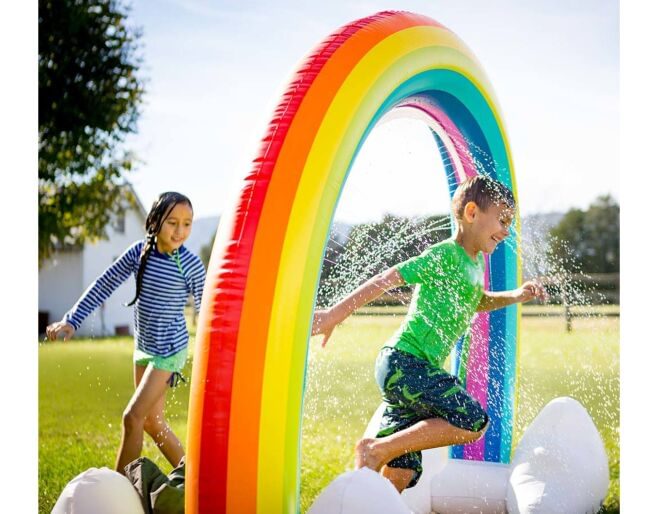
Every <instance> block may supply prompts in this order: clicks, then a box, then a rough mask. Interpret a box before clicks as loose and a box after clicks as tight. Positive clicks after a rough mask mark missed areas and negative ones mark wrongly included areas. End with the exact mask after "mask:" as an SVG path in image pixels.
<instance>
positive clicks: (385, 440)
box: [355, 418, 486, 471]
mask: <svg viewBox="0 0 660 514" xmlns="http://www.w3.org/2000/svg"><path fill="white" fill-rule="evenodd" d="M485 430H486V427H484V428H483V429H482V430H480V431H479V432H472V431H470V430H464V429H462V428H458V427H455V426H454V425H452V424H451V423H449V422H447V421H445V420H444V419H442V418H430V419H424V420H422V421H419V422H418V423H415V424H414V425H412V426H410V427H408V428H406V429H404V430H401V431H400V432H395V433H393V434H391V435H388V436H387V437H382V438H378V439H368V438H365V439H362V440H360V441H359V442H358V444H357V445H356V446H355V467H356V468H358V469H359V468H361V467H363V466H367V467H368V468H371V469H373V470H375V471H380V468H382V467H383V466H384V465H385V464H387V463H388V462H389V461H391V460H392V459H394V458H396V457H399V456H400V455H403V454H405V453H410V452H416V451H421V450H427V449H429V448H439V447H442V446H449V445H452V444H467V443H472V442H474V441H476V440H478V439H479V438H480V437H481V436H482V435H483V433H484V431H485Z"/></svg>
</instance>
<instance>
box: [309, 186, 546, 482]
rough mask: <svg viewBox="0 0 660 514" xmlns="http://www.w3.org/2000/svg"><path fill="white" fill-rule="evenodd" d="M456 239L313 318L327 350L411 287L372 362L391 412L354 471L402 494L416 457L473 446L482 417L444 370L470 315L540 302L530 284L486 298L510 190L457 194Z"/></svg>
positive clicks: (417, 467)
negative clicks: (354, 320) (364, 309)
mask: <svg viewBox="0 0 660 514" xmlns="http://www.w3.org/2000/svg"><path fill="white" fill-rule="evenodd" d="M452 212H453V215H454V217H455V219H456V223H457V227H458V230H457V232H456V235H455V236H454V238H452V239H447V240H445V241H442V242H440V243H437V244H435V245H433V246H431V247H429V248H427V249H426V250H425V251H424V252H423V253H422V254H420V255H418V256H416V257H413V258H411V259H409V260H407V261H405V262H402V263H400V264H398V265H396V266H394V267H392V268H390V269H389V270H386V271H384V272H382V273H380V274H379V275H376V276H375V277H373V278H372V279H370V280H368V281H367V282H365V283H364V284H362V285H361V286H359V287H358V288H357V289H355V290H354V291H353V292H352V293H351V294H349V295H348V296H347V297H346V298H344V299H343V300H341V301H340V302H338V303H337V304H335V305H334V306H332V307H331V308H329V309H327V310H320V311H316V312H315V313H314V322H313V330H312V335H317V334H323V343H322V345H323V346H325V345H326V343H327V342H328V339H329V337H330V335H331V334H332V331H333V330H334V328H335V326H337V324H339V323H341V322H342V321H343V320H345V319H346V318H347V317H348V316H350V315H351V314H352V313H353V312H354V311H355V310H356V309H358V308H359V307H361V306H362V305H365V304H367V303H369V302H371V301H373V300H375V299H376V298H378V297H379V296H380V295H381V294H382V293H383V292H385V291H387V290H389V289H393V288H396V287H400V286H402V285H405V284H416V288H415V292H414V294H413V298H412V301H411V303H410V308H409V311H408V314H407V316H406V318H405V320H404V321H403V323H402V324H401V327H400V328H399V330H398V331H397V332H396V333H395V334H394V336H392V338H390V340H389V341H388V342H387V343H386V344H385V346H384V347H383V348H382V349H381V351H380V353H379V355H378V358H377V360H376V381H377V382H378V386H379V387H380V390H381V393H382V396H383V400H384V402H385V403H386V405H387V408H386V409H385V412H384V413H383V418H382V419H381V422H380V431H379V432H378V435H377V436H376V439H362V440H360V441H359V442H358V444H357V445H356V447H355V454H356V457H355V463H356V467H357V468H361V467H362V466H367V467H369V468H371V469H373V470H375V471H380V472H381V474H382V475H383V476H384V477H386V478H387V479H388V480H390V481H391V482H392V484H394V486H395V487H396V488H397V490H398V491H399V492H401V491H403V490H404V489H406V488H407V487H413V486H414V485H415V484H416V483H417V481H418V480H419V477H420V475H421V473H422V466H421V463H422V459H421V450H424V449H427V448H436V447H440V446H448V445H453V444H467V443H471V442H474V441H476V440H478V439H479V438H480V437H481V436H482V435H483V434H484V432H485V431H486V428H487V426H488V416H487V414H486V412H485V411H484V410H483V408H482V407H481V405H479V403H478V402H477V401H476V400H474V399H473V398H472V397H471V396H470V395H469V394H468V393H467V391H466V390H465V389H464V387H463V385H462V384H461V383H460V382H459V381H458V379H457V378H456V377H454V376H453V375H451V374H449V373H447V372H446V371H445V370H444V369H443V364H444V361H445V359H446V358H447V356H448V355H449V353H450V352H451V350H452V348H453V346H454V344H455V343H456V341H457V340H458V339H459V338H460V337H461V336H462V335H463V334H464V333H465V332H466V331H467V330H468V329H469V327H470V324H471V321H472V318H473V316H474V314H475V312H476V311H490V310H495V309H499V308H502V307H506V306H507V305H511V304H513V303H517V302H518V303H523V302H527V301H529V300H531V299H533V298H541V299H545V298H546V293H545V290H544V289H543V287H542V286H541V285H540V284H539V283H537V282H536V281H532V282H526V283H524V284H523V285H522V286H521V287H520V288H518V289H515V290H512V291H501V292H491V291H484V266H485V264H484V262H485V261H484V257H483V253H487V254H491V253H493V251H494V250H495V247H496V246H497V245H498V244H499V243H501V242H502V241H503V240H504V239H505V238H506V237H507V236H508V235H509V227H510V226H511V223H512V221H513V218H514V213H515V202H514V199H513V195H512V193H511V191H509V190H508V189H507V188H506V187H505V186H504V185H502V184H501V183H500V182H497V181H496V180H493V179H491V178H488V177H485V176H476V177H472V178H470V179H468V180H466V181H465V182H463V183H462V184H460V185H459V186H458V188H457V189H456V193H455V194H454V197H453V199H452Z"/></svg>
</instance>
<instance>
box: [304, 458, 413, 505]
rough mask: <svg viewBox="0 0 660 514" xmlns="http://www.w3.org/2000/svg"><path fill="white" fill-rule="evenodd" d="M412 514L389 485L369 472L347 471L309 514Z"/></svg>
mask: <svg viewBox="0 0 660 514" xmlns="http://www.w3.org/2000/svg"><path fill="white" fill-rule="evenodd" d="M340 513H341V514H385V513H387V514H410V510H409V509H408V508H407V507H406V504H405V503H403V500H402V499H401V496H400V495H399V493H398V492H397V490H396V489H395V488H394V486H393V485H392V484H391V483H390V481H389V480H387V479H386V478H383V477H382V476H380V475H379V474H378V473H376V472H375V471H373V470H372V469H369V468H360V469H358V470H357V471H347V472H346V473H344V474H342V475H339V476H338V477H337V478H335V479H334V480H333V481H332V482H330V485H328V486H327V487H326V488H325V489H323V491H322V492H321V494H320V495H319V496H318V497H317V498H316V500H314V503H313V504H312V506H311V507H310V509H309V511H308V514H340Z"/></svg>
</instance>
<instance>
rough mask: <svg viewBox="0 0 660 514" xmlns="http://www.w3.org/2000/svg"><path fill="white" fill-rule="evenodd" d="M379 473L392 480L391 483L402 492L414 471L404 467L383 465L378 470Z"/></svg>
mask: <svg viewBox="0 0 660 514" xmlns="http://www.w3.org/2000/svg"><path fill="white" fill-rule="evenodd" d="M380 474H381V475H383V476H384V477H385V478H387V479H388V480H389V481H390V482H392V485H393V486H394V487H396V490H397V491H399V493H402V492H403V490H404V489H405V488H406V487H408V484H409V483H410V481H411V480H412V479H413V476H414V475H415V471H414V470H412V469H406V468H391V467H389V466H383V467H382V469H381V470H380Z"/></svg>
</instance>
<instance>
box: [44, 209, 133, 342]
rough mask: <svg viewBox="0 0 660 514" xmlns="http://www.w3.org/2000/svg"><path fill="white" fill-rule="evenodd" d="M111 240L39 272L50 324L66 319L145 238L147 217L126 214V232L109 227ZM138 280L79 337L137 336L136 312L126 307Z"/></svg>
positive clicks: (65, 255) (61, 257)
mask: <svg viewBox="0 0 660 514" xmlns="http://www.w3.org/2000/svg"><path fill="white" fill-rule="evenodd" d="M108 237H109V239H108V240H105V241H98V242H96V243H87V244H86V245H85V246H84V248H83V249H82V250H78V251H66V252H57V253H56V254H55V255H54V257H53V258H52V259H51V260H50V261H48V262H46V263H45V264H44V265H43V266H42V268H41V269H40V270H39V311H40V312H42V311H48V312H49V322H50V323H52V322H53V321H57V320H60V319H62V317H63V316H64V314H65V313H66V312H67V311H68V310H69V309H70V308H71V307H72V306H73V305H74V304H75V303H76V301H77V300H78V298H80V296H81V295H82V293H83V292H84V291H85V290H86V289H87V287H89V285H90V284H91V283H92V282H93V281H94V280H95V279H96V278H97V277H98V276H99V275H101V274H102V273H103V271H104V270H105V269H106V268H107V267H108V266H109V265H110V264H112V262H113V261H114V260H115V259H116V258H117V257H119V256H120V255H121V254H122V253H123V252H124V251H125V250H126V248H128V246H129V245H131V244H132V243H134V242H135V241H137V240H139V239H142V238H143V237H144V215H143V214H142V212H141V211H139V210H137V209H135V210H130V211H127V212H126V215H125V223H124V230H123V232H121V231H118V230H117V229H116V228H115V226H109V227H108ZM134 294H135V280H134V278H133V277H131V278H129V279H128V280H127V281H126V282H125V283H124V284H122V285H121V286H120V287H119V288H118V289H117V290H116V291H115V292H114V293H113V295H112V296H111V297H110V298H109V299H108V300H107V301H106V302H105V303H104V304H103V305H102V306H101V307H100V308H99V309H97V310H96V311H95V312H94V313H92V314H91V315H90V316H89V317H88V318H87V319H86V320H85V322H84V323H83V324H82V326H81V327H80V329H78V331H77V332H76V335H78V336H84V337H100V336H107V335H115V333H116V329H117V327H125V328H126V329H127V330H128V333H129V334H131V335H132V334H133V308H132V307H124V305H123V304H124V303H126V302H129V301H131V300H132V299H133V295H134Z"/></svg>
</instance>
